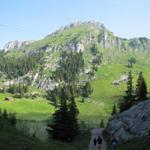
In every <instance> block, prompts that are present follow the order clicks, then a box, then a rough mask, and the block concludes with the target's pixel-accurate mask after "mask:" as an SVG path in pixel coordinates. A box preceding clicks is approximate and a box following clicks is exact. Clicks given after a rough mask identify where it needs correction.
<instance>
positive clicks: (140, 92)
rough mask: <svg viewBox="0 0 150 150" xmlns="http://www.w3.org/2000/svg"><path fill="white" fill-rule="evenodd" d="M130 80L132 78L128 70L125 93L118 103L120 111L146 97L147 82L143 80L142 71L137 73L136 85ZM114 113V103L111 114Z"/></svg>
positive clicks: (115, 110) (115, 111) (115, 108)
mask: <svg viewBox="0 0 150 150" xmlns="http://www.w3.org/2000/svg"><path fill="white" fill-rule="evenodd" d="M132 80H133V77H132V73H131V72H129V74H128V81H127V90H126V91H125V95H124V96H123V97H122V99H121V100H120V103H119V111H120V112H123V111H125V110H128V109H129V108H131V107H132V106H133V105H135V104H137V103H139V102H141V101H144V100H147V99H148V92H147V84H146V82H145V79H144V76H143V73H142V72H140V73H139V76H138V79H137V84H136V87H133V81H132ZM115 113H117V107H116V105H114V107H113V111H112V115H113V114H115Z"/></svg>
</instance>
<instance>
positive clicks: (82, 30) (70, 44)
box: [4, 21, 150, 52]
mask: <svg viewBox="0 0 150 150" xmlns="http://www.w3.org/2000/svg"><path fill="white" fill-rule="evenodd" d="M68 37H69V38H68ZM90 44H97V45H98V46H99V47H100V48H104V49H116V50H127V51H128V50H134V51H139V50H140V51H145V50H150V40H149V39H148V38H146V37H140V38H132V39H124V38H120V37H117V36H116V35H114V34H113V32H111V31H110V30H108V29H107V28H106V27H105V25H104V24H103V23H100V22H96V21H87V22H80V21H78V22H75V23H70V24H69V25H66V26H64V27H61V28H60V29H58V30H56V31H55V32H52V33H51V34H49V35H48V36H46V37H45V38H43V39H42V40H37V41H35V42H33V41H23V42H19V41H13V42H8V43H7V44H6V45H5V47H4V51H5V52H7V51H9V50H12V49H20V48H22V46H24V45H27V49H30V50H31V51H32V50H35V49H36V48H37V47H36V48H35V45H41V47H38V49H42V50H45V51H53V50H54V51H55V50H61V49H65V50H76V51H84V50H85V49H86V48H87V47H88V46H89V45H90ZM30 45H31V46H30ZM25 50H26V48H25Z"/></svg>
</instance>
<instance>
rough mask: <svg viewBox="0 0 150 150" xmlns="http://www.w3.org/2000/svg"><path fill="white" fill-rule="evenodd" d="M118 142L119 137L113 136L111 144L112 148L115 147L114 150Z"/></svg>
mask: <svg viewBox="0 0 150 150" xmlns="http://www.w3.org/2000/svg"><path fill="white" fill-rule="evenodd" d="M117 144H118V141H117V139H116V138H113V139H112V141H111V146H112V149H113V150H115V149H116V147H117Z"/></svg>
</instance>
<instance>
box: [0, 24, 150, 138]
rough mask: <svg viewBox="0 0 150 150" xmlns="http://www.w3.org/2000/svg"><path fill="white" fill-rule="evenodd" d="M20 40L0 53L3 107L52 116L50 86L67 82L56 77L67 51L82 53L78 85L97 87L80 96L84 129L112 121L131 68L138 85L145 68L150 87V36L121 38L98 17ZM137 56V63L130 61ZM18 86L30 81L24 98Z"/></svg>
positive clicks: (25, 115) (31, 116)
mask: <svg viewBox="0 0 150 150" xmlns="http://www.w3.org/2000/svg"><path fill="white" fill-rule="evenodd" d="M15 43H16V44H13V42H10V44H11V46H10V45H9V43H8V44H6V46H5V48H4V50H3V51H2V52H1V53H0V63H1V65H0V68H1V72H0V75H1V78H0V83H1V84H0V86H1V93H0V108H2V109H4V108H6V109H7V110H8V111H10V112H15V113H16V116H17V118H18V119H21V120H36V121H42V120H47V119H48V118H49V117H50V116H51V114H52V113H53V112H54V110H55V107H54V104H53V103H52V102H51V101H49V100H47V91H48V90H52V91H53V90H54V89H55V87H57V86H58V85H61V84H62V82H61V81H54V80H53V78H52V77H53V75H54V72H55V71H56V70H57V68H59V67H60V63H59V62H60V60H61V55H62V53H63V52H64V51H67V52H70V51H74V52H77V53H78V54H79V53H80V52H82V53H83V59H84V71H81V72H79V75H78V85H80V84H81V85H82V84H84V83H85V82H90V83H91V87H92V89H93V93H92V95H91V96H89V97H88V98H85V100H84V102H82V97H81V96H79V97H77V98H76V102H77V105H78V108H79V112H80V113H79V121H80V122H82V121H84V123H86V127H85V128H90V127H97V126H99V124H100V121H101V119H104V120H105V121H107V119H108V118H109V116H110V113H111V111H112V107H113V105H114V104H118V101H119V99H120V97H122V95H123V94H124V91H125V88H126V80H127V79H126V76H127V73H128V71H130V70H131V71H132V73H133V77H134V84H135V82H136V80H137V76H138V73H139V72H141V71H142V72H143V74H144V76H145V79H146V81H147V84H148V87H150V82H149V81H150V72H149V63H150V57H149V56H150V40H149V39H147V38H134V39H124V38H120V37H117V36H115V35H114V34H113V33H112V32H111V31H109V30H108V29H107V28H106V27H105V26H104V25H103V24H101V23H98V22H78V23H72V24H70V25H68V26H65V27H62V28H60V29H59V30H57V31H55V32H54V33H52V34H50V35H47V36H46V37H45V38H43V39H41V40H38V41H32V42H31V43H30V42H21V43H19V42H15ZM6 48H7V49H6ZM133 58H134V59H135V60H136V63H135V64H133V65H132V66H130V65H131V64H130V59H133ZM10 64H12V65H10ZM31 64H32V65H31ZM9 66H11V67H9ZM22 66H23V67H22ZM18 70H19V71H18ZM116 81H117V82H118V81H119V82H118V83H117V84H116ZM22 84H23V85H22ZM13 85H16V86H22V87H24V86H26V85H29V86H28V91H27V92H25V94H24V95H23V96H22V97H20V95H18V94H15V93H13V92H12V93H10V91H8V90H7V89H8V88H10V87H11V86H13ZM16 89H17V88H16ZM6 97H12V100H10V101H6V100H4V99H5V98H6ZM82 123H83V122H82ZM33 128H34V127H33ZM34 130H35V129H34ZM42 136H43V135H42Z"/></svg>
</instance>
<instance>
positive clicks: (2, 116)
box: [0, 109, 17, 127]
mask: <svg viewBox="0 0 150 150" xmlns="http://www.w3.org/2000/svg"><path fill="white" fill-rule="evenodd" d="M16 122H17V120H16V116H15V114H14V113H8V112H7V111H6V110H5V109H4V110H3V111H2V110H1V109H0V126H1V127H3V126H9V125H11V126H15V125H16Z"/></svg>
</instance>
